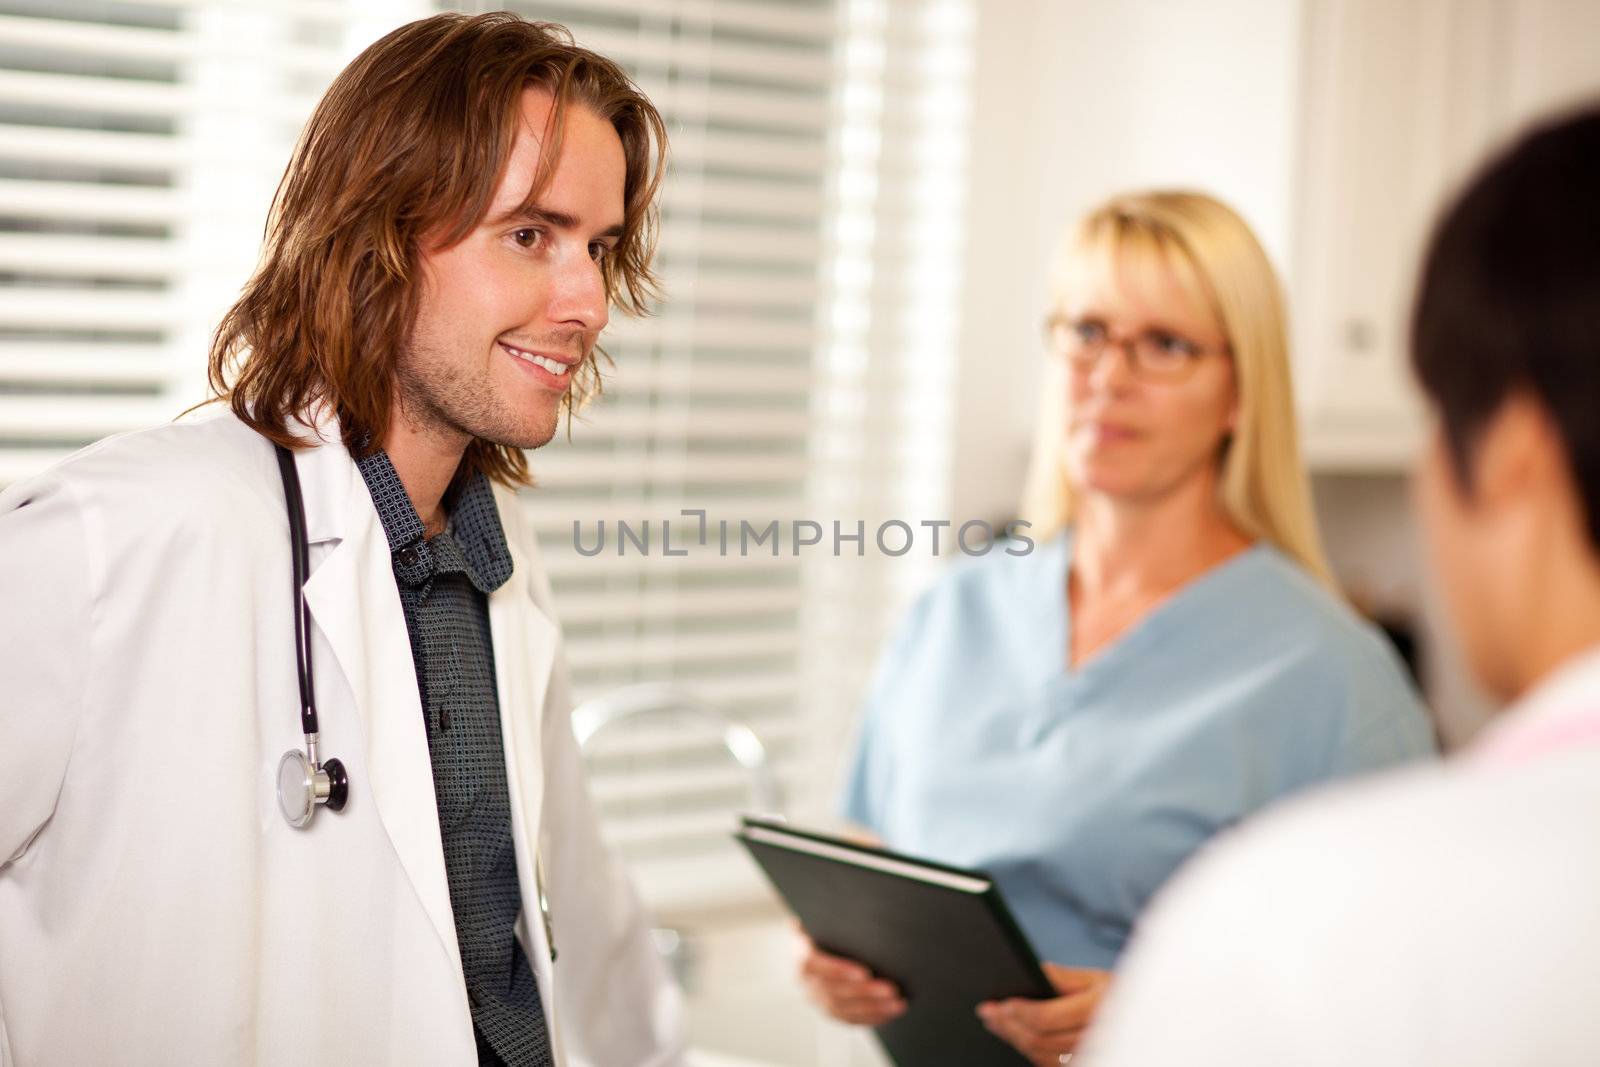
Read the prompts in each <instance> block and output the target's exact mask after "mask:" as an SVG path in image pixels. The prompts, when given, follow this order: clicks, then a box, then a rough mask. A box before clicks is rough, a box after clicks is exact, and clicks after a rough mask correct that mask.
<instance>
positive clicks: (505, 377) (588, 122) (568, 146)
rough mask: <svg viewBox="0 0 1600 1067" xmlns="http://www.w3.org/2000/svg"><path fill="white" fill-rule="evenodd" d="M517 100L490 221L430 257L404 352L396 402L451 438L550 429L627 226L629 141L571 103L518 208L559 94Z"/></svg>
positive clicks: (523, 436) (517, 437)
mask: <svg viewBox="0 0 1600 1067" xmlns="http://www.w3.org/2000/svg"><path fill="white" fill-rule="evenodd" d="M521 107H522V115H521V123H520V126H519V128H518V132H517V139H516V142H515V144H514V145H513V147H512V149H511V154H510V157H509V159H508V160H507V163H506V167H505V171H504V173H503V174H502V175H501V177H500V183H499V185H498V187H497V188H496V190H495V194H494V199H493V201H492V203H491V204H490V206H489V210H488V212H487V214H486V215H485V216H484V218H483V220H482V221H481V222H480V223H479V224H478V225H477V226H475V227H474V228H473V229H472V231H471V232H469V233H468V234H467V236H466V237H465V238H464V239H463V240H462V241H460V242H459V243H457V244H455V245H452V246H450V247H448V248H430V249H425V250H424V252H423V253H422V256H421V271H420V275H421V285H422V292H421V295H420V303H419V309H418V313H417V319H416V323H415V326H414V327H413V329H412V332H411V336H410V339H409V343H408V344H407V345H406V348H405V350H404V351H403V352H401V353H400V354H399V358H400V365H399V368H398V374H397V376H396V384H397V387H398V390H399V400H400V401H401V403H402V405H403V407H402V410H401V412H400V413H399V414H400V417H401V418H403V419H404V420H405V422H406V423H407V424H408V425H409V426H411V427H412V428H414V429H416V430H420V431H422V432H423V433H425V434H427V435H429V436H432V437H435V438H436V439H438V441H439V442H441V443H447V442H448V443H450V444H460V445H464V444H466V443H467V439H469V438H474V437H475V438H480V439H482V440H485V441H489V442H493V443H495V444H503V445H510V446H513V447H516V448H537V447H539V446H540V445H543V444H544V443H546V442H547V441H549V440H550V438H551V437H552V436H554V435H555V432H556V427H557V425H558V422H559V418H560V413H561V401H562V398H563V396H565V395H566V393H567V390H568V388H569V387H570V386H571V383H572V380H573V377H574V368H575V367H576V365H577V364H578V363H579V362H580V361H582V360H584V359H588V358H590V353H591V352H592V350H593V348H594V345H595V342H596V341H597V340H598V338H599V336H600V331H601V330H602V329H604V327H605V325H606V319H607V314H608V306H607V305H608V301H607V294H606V287H605V280H604V277H603V275H602V272H601V261H602V260H603V259H604V257H606V256H608V255H610V254H611V251H612V249H613V247H614V246H615V245H616V243H617V241H618V240H619V239H620V236H621V233H622V225H623V186H624V181H625V179H626V176H627V163H626V160H625V157H624V155H623V149H622V141H621V139H620V138H619V137H618V136H617V132H616V130H614V129H613V128H612V127H611V125H610V124H609V123H607V122H606V121H605V120H604V119H602V118H600V117H599V116H598V115H596V114H595V113H594V112H593V111H591V110H590V109H588V108H587V107H584V106H582V105H581V104H576V103H574V104H572V105H570V106H568V107H567V108H566V113H565V115H564V119H565V127H564V129H563V131H562V136H561V156H560V158H559V159H558V160H557V161H556V163H555V167H554V170H553V172H552V173H551V174H550V177H549V180H548V181H547V182H546V183H545V187H544V190H543V192H542V193H541V195H540V196H539V199H538V203H537V205H536V206H535V209H534V212H533V213H532V214H521V213H519V212H518V210H517V209H518V208H519V207H520V206H521V205H522V203H523V201H524V200H525V199H526V197H527V194H528V190H529V189H531V188H532V187H533V185H534V181H535V179H536V177H538V173H539V154H540V146H541V141H542V138H543V136H544V133H545V129H546V125H547V123H548V122H549V119H550V114H551V111H552V109H553V107H554V100H553V98H552V97H551V95H550V94H549V93H548V92H545V91H544V90H542V89H529V90H526V91H525V92H524V93H523V94H522V104H521Z"/></svg>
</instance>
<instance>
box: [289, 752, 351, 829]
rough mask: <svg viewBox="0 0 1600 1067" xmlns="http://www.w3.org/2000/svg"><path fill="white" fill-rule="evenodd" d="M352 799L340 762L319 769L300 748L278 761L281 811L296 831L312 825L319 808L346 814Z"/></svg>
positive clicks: (342, 765)
mask: <svg viewBox="0 0 1600 1067" xmlns="http://www.w3.org/2000/svg"><path fill="white" fill-rule="evenodd" d="M349 798H350V778H349V776H348V775H346V774H345V770H344V764H343V763H340V762H339V761H338V760H336V759H331V760H329V761H328V762H326V763H324V764H323V765H322V766H321V767H320V768H319V767H316V766H313V765H312V763H311V760H310V759H308V758H307V757H306V754H305V753H304V752H302V751H301V750H300V749H298V748H291V749H290V750H289V751H287V752H285V753H284V754H283V758H282V759H280V760H279V761H278V808H279V809H280V810H281V811H282V812H283V817H284V818H285V819H287V820H288V821H289V825H290V826H292V827H294V828H295V829H296V830H302V829H304V828H305V827H307V826H309V825H310V824H311V817H312V816H313V815H315V814H316V813H317V807H318V805H324V806H326V807H329V808H332V809H333V810H334V811H343V810H344V805H345V801H346V800H348V799H349Z"/></svg>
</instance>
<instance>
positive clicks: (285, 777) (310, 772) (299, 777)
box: [272, 443, 350, 830]
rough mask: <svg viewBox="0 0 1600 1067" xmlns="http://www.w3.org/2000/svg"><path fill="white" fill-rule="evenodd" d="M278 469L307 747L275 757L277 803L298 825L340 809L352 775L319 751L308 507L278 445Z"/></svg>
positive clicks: (290, 456)
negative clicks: (308, 598)
mask: <svg viewBox="0 0 1600 1067" xmlns="http://www.w3.org/2000/svg"><path fill="white" fill-rule="evenodd" d="M272 447H273V448H274V449H275V450H276V451H277V453H278V473H279V474H280V475H282V477H283V499H284V503H285V506H286V507H287V508H288V510H289V557H290V560H291V561H292V565H293V568H294V651H295V670H296V673H297V674H298V675H299V680H300V729H301V731H302V732H304V734H305V736H306V747H305V751H303V752H302V751H301V750H300V749H298V748H291V749H290V750H289V751H287V752H285V753H284V754H283V758H282V759H280V760H279V761H278V807H279V808H281V809H282V811H283V817H284V818H285V819H288V820H289V825H290V826H292V827H294V828H295V829H296V830H301V829H304V828H305V827H307V826H310V825H311V819H312V817H313V816H314V815H316V813H317V809H318V808H320V807H328V808H332V809H333V810H334V811H343V810H344V805H345V801H347V800H349V799H350V776H349V775H347V774H346V773H345V770H344V764H343V763H341V762H339V761H338V760H336V759H331V760H328V761H327V762H326V763H324V762H322V761H321V760H320V759H319V758H318V754H317V738H318V733H317V702H316V697H315V696H314V687H313V686H312V679H311V609H310V608H308V607H307V606H306V572H307V571H309V570H310V569H311V563H310V560H311V547H310V542H309V539H308V538H307V537H306V508H305V503H304V502H303V501H302V500H301V497H300V474H299V472H298V471H296V470H295V465H294V453H293V452H290V451H289V450H288V449H287V448H284V447H283V446H282V445H280V444H276V443H274V444H273V446H272Z"/></svg>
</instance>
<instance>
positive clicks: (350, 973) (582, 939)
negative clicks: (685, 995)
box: [0, 414, 681, 1067]
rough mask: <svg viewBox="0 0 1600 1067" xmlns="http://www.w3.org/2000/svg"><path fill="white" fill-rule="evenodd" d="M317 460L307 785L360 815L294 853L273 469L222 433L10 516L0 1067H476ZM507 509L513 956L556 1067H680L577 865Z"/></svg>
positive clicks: (361, 568)
mask: <svg viewBox="0 0 1600 1067" xmlns="http://www.w3.org/2000/svg"><path fill="white" fill-rule="evenodd" d="M322 433H323V436H324V438H325V440H326V441H327V442H331V443H324V444H322V445H321V446H319V447H317V448H315V449H312V450H309V451H305V452H301V453H300V454H299V458H298V464H299V471H300V478H301V482H302V486H303V489H304V495H305V508H306V523H307V529H308V532H309V535H310V541H311V575H310V579H309V580H308V582H307V583H306V598H307V601H308V603H309V606H310V610H311V614H312V619H313V627H312V643H313V655H314V659H315V668H316V695H317V701H318V705H319V710H320V718H321V731H322V756H323V758H324V759H326V758H329V757H334V756H336V757H338V758H339V759H341V760H342V761H343V762H344V764H345V766H346V767H347V769H348V771H349V775H350V780H351V786H350V800H349V803H348V806H347V807H346V808H345V810H344V811H343V812H341V813H334V812H331V811H321V812H319V813H318V814H317V817H316V819H315V821H314V823H313V825H312V826H310V827H309V828H308V829H306V830H294V829H292V828H291V827H290V826H289V825H288V824H287V823H286V822H285V821H284V818H283V816H282V815H281V814H280V813H279V809H278V801H277V796H276V779H275V773H276V768H277V764H278V759H279V757H280V756H281V755H282V754H283V753H284V752H285V751H286V750H289V749H293V748H299V747H300V746H301V743H302V739H301V734H300V726H299V717H298V714H297V706H298V697H297V688H296V675H295V667H294V644H293V628H292V619H293V615H292V580H291V572H290V561H289V541H288V533H287V529H288V528H287V524H286V520H285V514H284V503H283V491H282V488H281V485H280V482H279V475H278V471H277V466H276V462H275V460H274V456H273V451H272V448H271V446H270V445H269V444H268V442H267V441H266V440H265V439H263V438H261V437H260V436H258V435H257V434H255V433H254V432H252V431H251V430H250V429H249V428H248V427H246V426H244V425H243V424H242V423H240V422H239V421H238V420H237V419H236V418H234V417H233V416H232V415H231V414H222V415H219V416H215V417H211V418H207V419H203V420H195V421H189V422H183V423H178V424H174V425H171V426H166V427H162V428H159V429H155V430H149V431H144V432H140V433H135V434H129V435H124V436H121V437H117V438H112V439H109V440H107V441H104V442H101V443H100V444H98V445H95V446H93V447H91V448H89V449H86V450H85V451H83V452H81V453H79V454H78V455H77V456H75V457H73V458H72V459H69V460H67V461H66V462H64V463H62V464H59V465H57V466H56V467H54V468H53V469H51V470H50V471H47V472H46V473H44V474H42V475H40V476H38V477H36V478H33V479H30V480H28V481H25V482H21V483H19V484H16V485H13V486H11V487H10V488H9V489H8V490H6V491H5V492H4V493H3V494H0V862H3V863H4V866H3V867H0V1061H4V1062H13V1061H14V1062H15V1063H16V1064H18V1065H19V1067H33V1065H39V1064H85V1063H118V1064H158V1063H159V1064H179V1063H181V1064H188V1063H196V1064H198V1063H212V1064H222V1063H227V1064H248V1063H262V1064H279V1063H282V1064H299V1063H310V1062H316V1063H335V1064H337V1063H407V1064H411V1063H415V1064H465V1063H472V1062H475V1060H476V1052H475V1048H474V1041H473V1034H472V1022H471V1014H470V1008H469V1006H468V1002H467V993H466V987H465V983H464V979H463V977H462V969H461V958H460V953H459V950H458V948H457V945H456V934H455V924H454V921H453V918H452V915H451V909H450V896H449V888H448V884H447V882H446V878H445V865H444V853H443V849H442V846H441V843H440V834H439V820H438V814H437V810H436V808H435V799H434V791H433V776H432V769H431V764H430V762H429V756H428V742H427V737H426V734H425V732H424V721H423V715H422V710H421V706H420V703H419V698H418V692H417V682H416V674H415V671H414V668H413V666H412V657H411V646H410V643H409V640H408V638H407V635H406V628H405V620H404V616H403V614H402V612H401V607H400V599H399V594H398V592H397V589H396V586H395V579H394V576H393V572H392V570H391V563H390V555H389V550H388V547H387V543H386V541H385V538H384V533H383V529H382V527H381V525H380V524H379V521H378V516H377V513H376V510H375V509H374V507H373V504H372V499H371V497H370V495H369V493H368V491H367V488H366V485H365V483H364V482H363V481H362V478H361V475H360V472H359V471H357V469H356V467H355V464H354V463H353V462H352V461H351V459H350V456H349V454H348V452H347V451H346V450H345V448H344V447H343V446H342V445H341V444H339V443H338V434H337V432H335V430H334V429H333V428H332V427H331V426H330V425H324V427H323V429H322ZM499 492H500V491H499V490H497V493H499ZM499 503H500V515H501V520H502V522H503V524H504V525H505V529H506V535H507V538H506V539H507V542H508V543H509V545H510V548H511V554H512V558H513V561H514V565H515V569H514V571H513V573H512V576H511V578H510V580H509V581H507V582H506V583H505V585H503V586H502V587H501V588H500V589H498V590H496V591H495V592H494V593H493V594H492V595H491V596H490V597H489V616H490V625H491V629H492V631H493V642H494V659H495V671H496V681H497V683H498V688H499V697H500V713H501V730H502V734H503V737H504V743H505V756H506V769H507V778H508V781H509V784H510V793H511V818H512V830H513V834H514V837H515V839H516V855H517V872H518V876H519V877H520V879H521V890H522V920H521V922H520V923H519V928H518V936H519V937H520V938H521V939H522V943H523V945H524V948H525V949H526V951H527V954H528V958H529V959H530V960H531V961H532V964H533V967H534V971H535V974H536V976H537V978H538V984H539V991H540V993H541V995H542V996H543V997H544V1004H545V1014H546V1018H547V1019H548V1020H549V1022H550V1028H551V1031H552V1037H553V1039H554V1043H555V1045H556V1047H557V1050H558V1051H557V1057H556V1059H557V1063H560V1064H567V1065H577V1064H587V1065H594V1067H641V1065H657V1064H675V1063H678V1062H680V1059H681V1050H680V1045H679V1037H678V1030H679V1025H678V1015H679V1011H678V1007H679V1005H678V997H677V993H676V991H675V990H674V989H673V987H672V986H671V984H670V982H669V981H668V979H667V978H666V975H665V973H664V971H663V968H662V966H661V963H660V961H659V959H658V957H657V955H656V953H655V952H654V950H653V947H652V945H651V942H650V939H649V936H648V931H647V929H646V927H645V924H644V922H643V921H642V916H641V913H640V910H639V907H638V905H637V903H636V900H635V897H634V895H633V892H632V890H631V888H630V887H629V885H628V883H627V881H626V879H625V877H624V876H623V875H622V874H621V872H620V870H619V869H618V867H617V866H616V864H615V862H614V861H613V859H612V857H611V856H610V855H609V854H608V852H607V851H606V850H605V849H604V848H603V847H602V845H601V843H600V840H599V838H598V836H597V826H596V821H595V816H594V812H593V809H592V807H591V804H590V801H589V799H588V796H587V793H586V790H585V785H584V780H583V774H582V770H581V766H580V763H579V754H578V750H577V747H576V744H575V743H574V740H573V736H572V731H571V728H570V725H569V721H568V715H569V710H570V707H569V702H570V698H569V695H568V684H567V680H566V675H565V670H564V667H563V665H562V655H561V635H560V631H559V630H558V628H557V626H556V624H555V623H554V622H553V621H552V619H551V614H550V594H549V588H548V583H547V581H546V579H545V576H544V573H543V570H542V568H541V566H540V562H539V557H538V554H537V552H536V549H535V546H534V541H533V538H532V536H531V534H530V533H529V531H528V530H527V529H526V527H525V525H524V523H523V521H522V519H521V516H520V513H519V509H518V508H517V507H516V506H515V505H514V504H513V502H512V497H511V496H510V495H509V494H501V495H500V499H499ZM535 842H537V843H538V847H539V848H540V849H541V850H542V853H543V866H544V873H545V878H546V887H545V888H546V891H547V894H548V897H549V900H550V905H551V913H552V917H553V923H554V930H555V940H556V944H557V947H558V949H559V957H560V958H559V962H557V963H556V964H554V966H553V967H552V963H551V959H550V952H549V946H548V942H547V939H546V936H545V931H544V928H543V923H542V921H541V913H540V910H539V906H538V897H537V889H536V881H535V875H534V863H535V856H534V844H535ZM562 1050H564V1052H563V1051H562Z"/></svg>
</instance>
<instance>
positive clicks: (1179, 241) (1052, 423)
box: [1021, 191, 1337, 589]
mask: <svg viewBox="0 0 1600 1067" xmlns="http://www.w3.org/2000/svg"><path fill="white" fill-rule="evenodd" d="M1085 256H1094V257H1099V258H1102V259H1103V260H1105V261H1107V262H1110V263H1113V264H1115V265H1116V267H1118V268H1119V269H1123V270H1126V269H1133V270H1136V271H1143V272H1148V273H1152V274H1153V273H1155V272H1157V271H1161V272H1165V273H1166V274H1167V275H1168V276H1170V277H1171V278H1173V279H1174V280H1175V281H1176V282H1177V284H1178V285H1179V286H1180V287H1182V288H1183V289H1184V290H1186V291H1187V292H1188V294H1189V295H1190V297H1191V298H1192V299H1194V300H1195V302H1196V303H1197V304H1198V305H1200V306H1203V307H1207V308H1210V309H1211V311H1212V313H1213V314H1214V315H1215V316H1216V318H1217V323H1218V325H1219V326H1220V327H1221V329H1222V332H1223V335H1224V336H1225V337H1226V338H1227V341H1228V346H1229V350H1230V352H1231V353H1232V356H1233V370H1234V382H1235V387H1236V388H1237V389H1238V414H1237V419H1236V422H1235V425H1234V429H1233V433H1232V435H1231V438H1230V440H1229V441H1228V442H1227V443H1226V444H1225V446H1224V448H1223V451H1222V454H1221V456H1220V459H1219V464H1220V466H1219V469H1218V477H1217V495H1218V503H1219V504H1220V505H1221V507H1222V510H1223V513H1224V514H1225V515H1226V516H1227V517H1228V519H1229V521H1231V522H1232V523H1233V524H1234V525H1235V526H1236V527H1238V529H1239V530H1240V532H1242V533H1243V534H1244V535H1245V536H1246V537H1249V538H1251V539H1252V540H1265V541H1267V542H1269V543H1270V544H1272V545H1274V546H1276V547H1277V548H1278V549H1279V550H1280V551H1282V552H1283V553H1284V554H1286V555H1287V556H1289V557H1290V558H1291V559H1293V560H1295V561H1296V562H1298V563H1299V564H1300V565H1301V566H1302V567H1304V568H1305V569H1306V570H1307V571H1309V572H1311V574H1312V575H1314V576H1315V577H1316V578H1318V579H1319V580H1321V581H1322V582H1323V583H1324V584H1325V585H1327V586H1328V587H1329V588H1331V589H1337V585H1336V583H1335V581H1334V578H1333V572H1332V571H1331V570H1330V569H1329V567H1328V562H1327V559H1326V557H1325V556H1324V555H1323V551H1322V540H1321V537H1320V536H1319V535H1318V533H1317V524H1316V517H1315V515H1314V514H1313V512H1312V507H1311V485H1310V480H1309V479H1308V478H1307V476H1306V471H1305V466H1304V464H1302V462H1301V459H1300V443H1299V435H1298V432H1297V430H1296V426H1295V414H1294V389H1293V385H1292V382H1291V379H1290V374H1289V345H1288V337H1287V325H1286V322H1285V315H1284V308H1283V298H1282V295H1281V289H1280V287H1279V284H1278V278H1277V275H1276V274H1275V273H1274V272H1273V269H1272V264H1271V263H1270V262H1268V260H1267V255H1266V253H1265V252H1264V251H1263V250H1262V248H1261V245H1260V243H1259V242H1258V241H1257V240H1256V238H1255V235H1254V234H1253V233H1251V232H1250V227H1249V226H1248V225H1246V224H1245V222H1244V220H1243V219H1241V218H1240V217H1239V216H1238V215H1237V214H1236V213H1235V212H1234V211H1233V210H1232V209H1231V208H1229V207H1228V206H1227V205H1226V204H1223V203H1221V202H1220V201H1218V200H1216V199H1214V198H1213V197H1210V196H1206V195H1204V194H1202V193H1193V192H1181V191H1159V192H1147V193H1137V194H1128V195H1123V196H1117V197H1113V198H1112V199H1111V200H1109V201H1107V202H1106V203H1104V204H1102V205H1101V206H1099V207H1098V208H1096V209H1094V210H1093V211H1091V212H1089V214H1088V215H1086V216H1084V218H1083V220H1082V221H1081V222H1080V223H1079V224H1078V226H1077V227H1076V228H1075V229H1074V230H1073V231H1072V232H1071V233H1070V234H1069V236H1068V239H1067V241H1066V243H1065V245H1064V246H1063V249H1062V255H1061V258H1060V260H1059V262H1058V266H1057V270H1056V272H1055V274H1054V276H1053V279H1052V294H1051V296H1052V300H1053V301H1054V302H1055V303H1058V304H1059V303H1060V302H1061V300H1062V297H1063V295H1064V292H1065V290H1066V288H1067V287H1069V286H1070V284H1071V277H1070V275H1071V271H1072V268H1073V267H1074V266H1075V265H1076V264H1077V263H1079V262H1081V259H1082V257H1085ZM1062 373H1064V371H1063V372H1062ZM1058 386H1059V387H1055V388H1047V389H1045V390H1044V392H1043V395H1042V397H1041V400H1042V410H1041V413H1040V414H1041V417H1040V420H1039V426H1038V430H1037V433H1036V435H1035V439H1034V449H1033V459H1032V461H1031V462H1030V463H1029V470H1028V479H1027V485H1026V487H1025V489H1024V496H1023V501H1022V508H1021V513H1022V514H1021V517H1022V518H1024V519H1026V520H1027V521H1028V522H1030V523H1032V524H1033V530H1032V532H1033V534H1034V536H1035V537H1037V538H1040V539H1045V538H1049V537H1052V536H1054V535H1055V534H1056V533H1058V532H1059V531H1060V530H1062V529H1063V528H1064V527H1065V526H1066V525H1067V524H1068V523H1070V522H1071V521H1072V518H1073V513H1074V495H1075V494H1074V491H1073V487H1072V485H1071V483H1070V482H1069V480H1068V478H1067V472H1066V469H1065V466H1064V464H1063V450H1062V427H1063V426H1065V425H1066V418H1067V411H1066V404H1067V396H1066V392H1067V391H1066V388H1065V384H1064V382H1063V383H1058Z"/></svg>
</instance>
